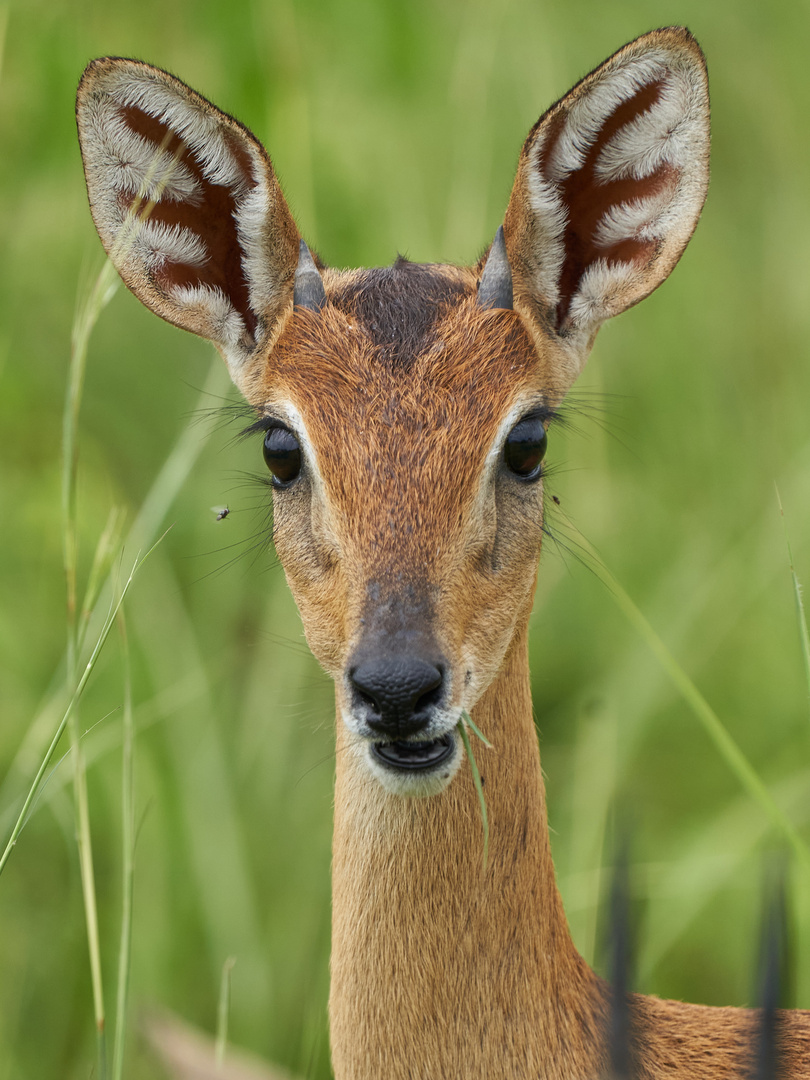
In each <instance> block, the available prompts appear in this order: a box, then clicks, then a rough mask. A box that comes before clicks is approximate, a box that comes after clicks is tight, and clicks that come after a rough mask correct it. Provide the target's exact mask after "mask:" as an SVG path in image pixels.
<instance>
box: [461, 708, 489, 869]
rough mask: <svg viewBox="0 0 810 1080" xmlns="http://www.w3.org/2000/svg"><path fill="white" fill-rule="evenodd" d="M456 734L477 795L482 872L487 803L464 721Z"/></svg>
mask: <svg viewBox="0 0 810 1080" xmlns="http://www.w3.org/2000/svg"><path fill="white" fill-rule="evenodd" d="M457 727H458V733H459V735H460V736H461V741H462V743H463V744H464V749H465V750H466V752H467V757H468V758H469V761H470V771H471V772H472V778H473V784H474V785H475V790H476V793H477V794H478V802H479V805H480V807H481V824H482V825H483V827H484V858H483V864H482V868H481V869H482V872H483V871H485V870H486V868H487V859H488V857H489V818H488V817H487V803H486V799H485V798H484V785H483V784H482V783H481V774H480V773H479V771H478V766H477V764H476V762H475V755H474V754H473V751H472V746H471V745H470V737H469V735H468V734H467V729H466V728H465V726H464V720H463V719H462V720H459V722H458V725H457Z"/></svg>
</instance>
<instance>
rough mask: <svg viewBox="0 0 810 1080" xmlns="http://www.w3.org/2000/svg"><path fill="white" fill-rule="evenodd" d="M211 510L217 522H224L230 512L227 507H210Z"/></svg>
mask: <svg viewBox="0 0 810 1080" xmlns="http://www.w3.org/2000/svg"><path fill="white" fill-rule="evenodd" d="M211 510H212V512H213V513H215V514H216V515H217V521H224V520H225V518H226V517H227V516H228V514H230V512H231V511H230V508H229V507H227V506H212V507H211Z"/></svg>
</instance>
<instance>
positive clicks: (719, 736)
mask: <svg viewBox="0 0 810 1080" xmlns="http://www.w3.org/2000/svg"><path fill="white" fill-rule="evenodd" d="M581 542H582V544H583V546H584V547H585V550H586V551H587V552H588V554H589V555H590V557H591V560H592V566H593V569H594V572H595V573H596V575H597V577H599V578H600V580H601V581H602V582H603V584H605V585H607V587H608V591H609V592H610V594H611V596H612V597H613V599H614V600H615V602H616V604H617V606H618V607H619V609H620V611H621V612H622V613H623V614H624V616H625V617H626V618H627V619H628V621H629V622H630V623H631V624H632V625H633V626H634V627H635V629H636V630H637V631H638V632H639V634H640V635H641V637H642V638H643V640H644V641H645V642H646V643H647V645H648V646H649V648H650V650H651V651H652V653H653V654H654V655H655V656H656V658H657V659H658V661H659V663H660V664H661V666H662V667H663V669H664V671H665V672H666V673H667V675H668V676H669V678H670V680H671V681H672V683H673V684H674V686H675V687H676V689H677V690H678V692H679V693H680V695H681V697H682V698H683V699H684V701H685V702H686V703H687V705H688V706H689V707H690V709H691V710H692V712H693V713H694V714H695V716H696V717H697V719H698V720H699V721H700V723H701V725H702V726H703V730H704V731H705V732H706V734H707V735H708V736H709V739H710V740H711V741H712V742H713V743H714V746H715V748H716V749H717V751H718V753H719V754H720V756H721V758H722V759H723V761H725V763H726V765H727V766H728V768H729V769H730V770H731V772H732V773H733V774H734V776H735V777H736V778H737V780H738V781H739V783H740V785H741V786H742V787H743V788H744V789H745V790H746V791H747V792H748V794H749V795H750V796H751V798H752V799H753V800H754V801H755V802H756V803H757V804H758V805H759V807H760V808H761V809H762V811H763V813H765V814H766V815H767V816H768V817H769V818H770V820H771V823H772V825H773V826H774V827H775V828H776V830H777V831H778V832H780V833H781V834H782V835H783V836H784V838H785V839H786V840H787V842H788V844H789V845H790V847H791V848H792V849H793V851H794V852H795V854H796V856H797V858H798V859H799V861H800V862H801V864H802V866H803V867H804V868H805V870H810V850H808V847H807V845H806V844H805V842H804V840H803V839H802V837H801V836H800V835H799V832H798V830H797V829H796V827H795V825H794V824H793V822H792V821H790V820H789V819H788V817H787V816H786V815H785V813H784V812H783V811H782V809H781V808H780V807H779V806H778V805H777V803H776V802H775V801H774V799H773V796H772V795H771V793H770V792H769V791H768V789H767V788H766V786H765V784H764V783H763V782H762V780H761V779H760V777H759V775H758V774H757V772H756V770H755V769H754V768H753V766H752V765H751V763H750V762H749V761H748V759H747V758H746V756H745V755H744V754H743V752H742V750H740V748H739V746H738V745H737V743H736V742H735V741H734V739H733V738H732V737H731V735H730V734H729V732H728V730H727V729H726V727H725V725H724V724H723V722H722V721H721V720H720V718H719V717H718V715H717V713H716V712H715V711H714V709H712V707H711V705H709V703H708V702H707V701H706V699H705V698H704V696H703V695H702V694H701V692H700V691H699V690H698V688H697V687H696V686H695V684H694V683H693V682H692V680H691V679H690V678H689V676H688V675H687V674H686V672H685V671H684V669H683V668H682V667H681V666H680V664H679V663H678V661H677V660H676V659H675V657H674V656H673V655H672V653H671V652H670V651H669V649H668V648H667V647H666V645H665V644H664V642H663V641H662V640H661V638H660V637H659V636H658V634H657V633H656V632H655V630H654V629H653V628H652V626H651V625H650V623H649V622H648V621H647V619H646V618H645V616H644V615H643V614H642V613H641V611H640V610H639V608H638V607H637V606H636V604H635V603H634V602H633V600H632V599H631V598H630V596H629V595H628V594H627V593H626V592H625V590H624V589H623V588H622V586H621V585H620V584H619V582H618V581H617V580H616V578H615V577H614V576H613V574H612V573H611V572H610V570H608V568H607V567H606V566H605V565H604V563H603V562H602V560H601V559H600V558H599V556H598V555H597V553H596V552H595V551H594V549H593V548H592V547H591V545H590V544H589V543H588V542H587V541H586V540H585V539H584V537H583V538H582V541H581Z"/></svg>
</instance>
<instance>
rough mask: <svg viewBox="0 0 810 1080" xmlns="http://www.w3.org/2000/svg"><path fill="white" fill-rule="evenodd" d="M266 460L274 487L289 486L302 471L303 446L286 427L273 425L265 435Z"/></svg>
mask: <svg viewBox="0 0 810 1080" xmlns="http://www.w3.org/2000/svg"><path fill="white" fill-rule="evenodd" d="M263 450H264V460H265V464H266V465H267V468H268V469H269V470H270V472H271V473H272V474H273V486H274V487H287V485H288V484H291V483H292V482H293V480H295V478H296V477H297V476H298V474H299V473H300V472H301V447H300V446H299V445H298V439H296V437H295V436H294V435H293V433H292V432H291V431H290V430H289V429H288V428H285V427H271V428H270V430H269V431H268V432H267V434H266V435H265V437H264V447H263Z"/></svg>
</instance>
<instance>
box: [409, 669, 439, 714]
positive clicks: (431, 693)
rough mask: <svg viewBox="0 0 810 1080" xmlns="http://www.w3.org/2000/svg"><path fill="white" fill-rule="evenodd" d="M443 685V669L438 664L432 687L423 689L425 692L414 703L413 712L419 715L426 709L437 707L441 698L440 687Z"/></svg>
mask: <svg viewBox="0 0 810 1080" xmlns="http://www.w3.org/2000/svg"><path fill="white" fill-rule="evenodd" d="M443 683H444V668H443V667H442V666H441V664H439V665H438V666H437V667H436V678H435V681H434V683H433V685H432V686H428V687H426V688H425V692H424V693H423V694H422V696H421V697H420V698H419V699H418V700H417V702H416V708H415V711H416V712H418V713H420V712H424V711H426V710H427V709H430V708H431V707H432V706H433V705H438V704H439V701H440V700H441V696H442V685H443Z"/></svg>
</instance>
